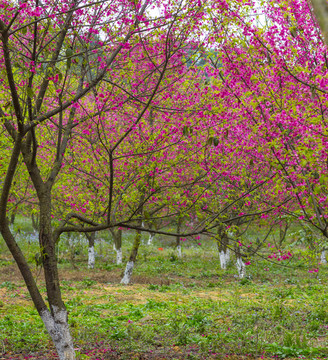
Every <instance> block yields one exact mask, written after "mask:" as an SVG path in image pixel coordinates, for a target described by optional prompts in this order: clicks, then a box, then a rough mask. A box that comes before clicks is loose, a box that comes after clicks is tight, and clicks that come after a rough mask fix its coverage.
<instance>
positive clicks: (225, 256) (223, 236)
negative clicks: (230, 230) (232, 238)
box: [216, 225, 230, 270]
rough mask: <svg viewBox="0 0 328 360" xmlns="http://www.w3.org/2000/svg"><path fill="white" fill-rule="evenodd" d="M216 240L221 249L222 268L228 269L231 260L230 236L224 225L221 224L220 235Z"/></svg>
mask: <svg viewBox="0 0 328 360" xmlns="http://www.w3.org/2000/svg"><path fill="white" fill-rule="evenodd" d="M216 241H217V246H218V251H219V257H220V266H221V269H222V270H226V269H227V266H228V264H229V262H230V250H229V248H228V246H229V237H228V235H227V232H226V229H225V227H224V226H223V225H219V227H218V235H217V238H216Z"/></svg>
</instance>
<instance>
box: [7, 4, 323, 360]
mask: <svg viewBox="0 0 328 360" xmlns="http://www.w3.org/2000/svg"><path fill="white" fill-rule="evenodd" d="M318 3H319V5H320V2H318ZM318 3H317V1H314V2H313V4H312V3H311V2H310V1H308V0H289V1H283V0H278V1H263V2H252V1H243V0H238V1H237V0H236V1H234V0H231V1H228V0H220V1H201V0H195V1H194V0H187V1H179V0H173V1H152V0H146V1H139V0H136V1H130V0H112V1H106V0H104V1H101V2H98V1H95V2H92V1H86V0H70V1H52V0H43V1H41V0H27V1H21V2H17V1H2V2H1V4H0V53H1V55H0V91H1V95H0V118H1V135H0V149H1V153H0V193H1V197H0V232H1V235H2V237H3V239H4V241H5V243H6V244H7V246H8V248H9V250H10V252H11V254H12V256H13V258H14V260H15V262H16V263H17V266H18V267H19V270H20V272H21V274H22V276H23V278H24V281H25V283H26V286H27V288H28V290H29V293H30V295H31V298H32V300H33V303H34V305H35V307H36V309H37V311H38V313H39V315H40V317H41V318H42V320H43V322H44V325H45V327H46V329H47V331H48V332H49V334H50V336H51V338H52V340H53V342H54V344H55V347H56V350H57V352H58V356H59V358H60V359H61V360H73V359H75V352H74V345H73V340H72V337H71V335H70V330H69V326H68V321H67V311H66V308H65V304H64V302H63V300H62V296H61V290H60V281H59V276H58V263H57V260H58V259H57V256H56V246H57V245H58V243H59V242H60V241H61V235H62V234H64V233H74V232H75V233H85V234H86V235H87V237H88V239H89V244H90V245H89V256H90V259H89V267H91V268H92V267H93V266H94V250H93V244H94V240H95V236H96V235H95V234H96V233H97V232H98V231H102V230H108V231H110V232H111V233H112V235H113V238H114V239H115V248H116V250H117V251H118V262H120V261H122V255H121V253H120V248H121V242H122V230H123V229H132V230H135V239H134V243H133V247H132V249H131V254H130V255H129V261H128V263H127V265H126V270H125V273H124V277H123V279H122V283H125V284H127V283H129V282H130V278H131V274H132V271H133V267H134V264H135V261H136V258H137V253H138V249H139V246H140V238H141V233H142V232H148V233H149V234H150V236H151V239H152V238H153V236H154V235H156V234H164V235H170V236H172V237H174V238H175V239H176V246H177V249H178V254H179V255H180V256H181V243H180V241H181V238H190V237H193V238H197V237H198V236H200V235H204V236H205V235H206V236H207V237H208V238H213V239H215V241H217V242H218V250H219V253H220V261H221V266H222V267H223V268H224V267H225V266H226V264H227V262H228V261H229V256H230V255H231V251H230V252H229V249H230V250H234V252H235V253H236V257H237V267H238V271H239V275H240V276H244V273H245V261H244V260H245V259H244V260H243V251H244V250H243V244H242V241H241V240H240V239H241V232H242V229H244V228H245V227H247V226H248V225H249V224H250V223H251V222H254V223H259V222H261V224H263V223H265V224H266V227H267V229H268V230H270V229H271V228H272V227H273V226H276V225H277V224H279V225H280V226H282V224H284V221H285V220H284V219H287V220H286V221H287V223H286V224H287V225H286V226H288V221H289V220H288V219H294V221H298V222H301V223H304V224H306V225H308V226H310V228H311V229H314V230H315V231H318V232H320V233H321V234H322V236H324V237H326V238H327V237H328V212H327V206H328V201H327V195H328V193H327V182H328V166H327V164H328V162H327V159H328V157H327V151H328V140H327V135H328V133H327V126H326V121H327V111H328V107H327V104H328V87H327V82H328V60H327V48H326V45H325V42H324V38H323V36H322V34H321V32H320V27H319V25H320V26H321V27H322V28H323V34H324V36H325V38H326V33H325V31H326V30H325V28H324V26H326V24H325V19H323V20H322V18H321V17H320V18H319V17H318V21H319V23H317V20H316V18H315V15H314V14H316V13H317V9H318V6H319V5H318ZM313 6H314V8H313ZM323 6H326V5H325V4H323ZM16 214H21V215H24V216H31V214H32V216H33V218H34V217H35V218H37V219H38V221H37V222H36V227H37V233H38V238H39V252H40V259H41V262H42V267H43V271H44V277H45V282H46V290H47V302H48V304H47V303H46V300H45V298H44V297H43V296H42V294H41V292H40V289H39V287H38V285H37V283H36V281H35V279H34V277H33V274H32V272H31V266H30V264H29V263H28V261H27V259H26V257H24V254H23V252H22V251H21V249H20V248H19V245H18V243H17V241H16V239H15V236H14V234H13V231H12V229H11V227H10V221H11V220H12V219H13V218H14V217H15V215H16ZM290 221H292V220H290ZM168 225H170V228H174V229H175V230H174V231H173V232H170V231H169V230H167V229H168ZM286 229H287V227H286ZM151 239H150V241H151ZM263 242H265V239H264V240H263ZM259 246H260V245H259ZM323 247H324V246H323ZM255 252H256V247H255V248H254V251H253V253H255ZM248 255H251V254H248ZM284 257H287V258H288V257H289V255H286V254H285V255H281V258H284Z"/></svg>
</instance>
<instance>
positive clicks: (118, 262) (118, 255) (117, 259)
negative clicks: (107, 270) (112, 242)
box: [116, 249, 123, 265]
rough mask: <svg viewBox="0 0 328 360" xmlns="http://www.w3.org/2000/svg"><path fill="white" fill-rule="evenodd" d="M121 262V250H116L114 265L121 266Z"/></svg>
mask: <svg viewBox="0 0 328 360" xmlns="http://www.w3.org/2000/svg"><path fill="white" fill-rule="evenodd" d="M122 260H123V254H122V249H116V265H121V264H122Z"/></svg>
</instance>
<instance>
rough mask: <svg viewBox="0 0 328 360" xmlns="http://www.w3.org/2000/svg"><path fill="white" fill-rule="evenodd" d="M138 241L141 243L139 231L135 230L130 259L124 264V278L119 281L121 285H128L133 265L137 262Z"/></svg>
mask: <svg viewBox="0 0 328 360" xmlns="http://www.w3.org/2000/svg"><path fill="white" fill-rule="evenodd" d="M140 241H141V231H140V230H137V231H136V235H135V237H134V242H133V246H132V250H131V254H130V258H129V261H128V263H127V264H126V267H125V271H124V276H123V278H122V280H121V284H125V285H127V284H130V281H131V276H132V272H133V268H134V264H135V262H136V260H137V255H138V250H139V246H140Z"/></svg>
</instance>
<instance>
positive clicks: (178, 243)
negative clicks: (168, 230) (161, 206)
mask: <svg viewBox="0 0 328 360" xmlns="http://www.w3.org/2000/svg"><path fill="white" fill-rule="evenodd" d="M180 227H181V219H180V217H179V218H178V222H177V234H178V235H177V237H176V239H175V245H176V250H177V254H178V258H179V259H181V258H182V251H181V241H180Z"/></svg>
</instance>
